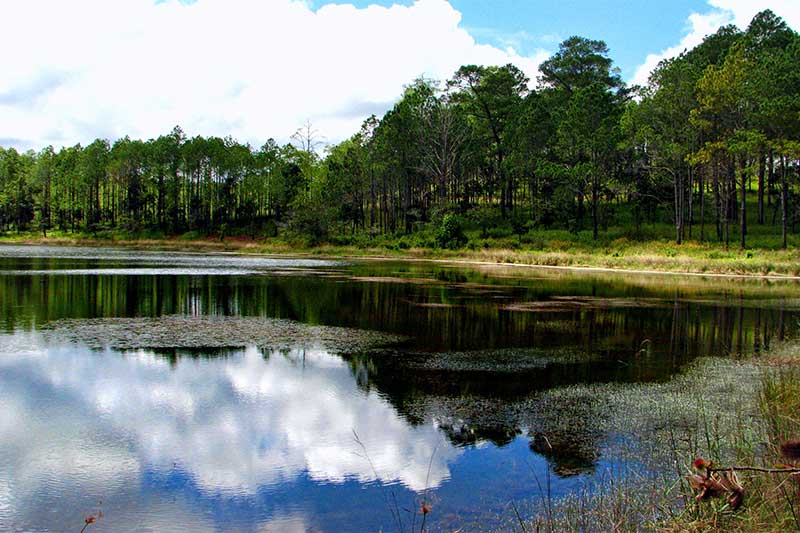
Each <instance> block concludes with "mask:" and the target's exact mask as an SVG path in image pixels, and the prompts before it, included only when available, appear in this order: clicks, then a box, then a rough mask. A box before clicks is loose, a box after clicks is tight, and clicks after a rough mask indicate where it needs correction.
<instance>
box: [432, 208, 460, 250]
mask: <svg viewBox="0 0 800 533" xmlns="http://www.w3.org/2000/svg"><path fill="white" fill-rule="evenodd" d="M466 242H467V237H466V235H464V228H463V227H462V223H461V219H460V218H459V217H458V216H457V215H445V216H444V218H443V219H442V224H441V225H440V226H439V229H438V230H437V231H436V244H437V245H438V246H439V248H451V249H452V248H460V247H462V246H464V245H465V244H466Z"/></svg>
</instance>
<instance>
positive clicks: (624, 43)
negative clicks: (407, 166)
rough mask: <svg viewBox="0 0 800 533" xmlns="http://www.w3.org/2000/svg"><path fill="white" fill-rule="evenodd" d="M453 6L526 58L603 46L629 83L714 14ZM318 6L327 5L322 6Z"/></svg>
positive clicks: (629, 4)
mask: <svg viewBox="0 0 800 533" xmlns="http://www.w3.org/2000/svg"><path fill="white" fill-rule="evenodd" d="M798 2H799V3H800V0H798ZM341 3H344V2H341ZM348 3H352V4H354V5H355V6H356V7H366V6H368V5H370V4H379V5H383V6H390V5H392V4H404V5H410V4H412V3H413V1H411V0H405V1H392V0H353V1H352V2H348ZM450 4H451V5H452V6H453V7H454V8H456V9H457V10H459V11H460V12H461V15H462V22H461V25H462V27H464V28H465V29H466V30H467V31H469V33H470V34H471V35H472V36H473V37H474V38H475V39H476V40H477V41H479V42H483V43H487V44H492V45H495V46H500V47H505V46H507V45H508V44H512V45H513V46H514V47H515V49H517V51H518V52H520V53H523V54H531V53H533V52H535V51H536V50H537V49H541V48H544V49H548V50H551V49H552V50H554V49H556V48H557V45H558V43H559V42H560V41H563V40H564V39H566V38H567V37H570V36H572V35H580V36H583V37H588V38H592V39H600V40H603V41H605V42H606V43H607V44H608V46H609V47H610V49H611V57H612V59H614V62H615V64H616V65H617V66H618V67H619V68H620V69H621V70H622V75H623V78H625V79H630V78H631V77H633V75H634V73H635V71H636V69H637V67H638V66H639V65H641V64H642V63H643V62H644V60H645V57H646V56H647V54H648V53H657V52H659V51H661V50H664V49H665V48H668V47H669V46H671V45H674V44H675V43H677V42H678V41H680V40H681V38H682V36H683V35H684V34H685V33H686V30H687V29H688V28H687V25H688V23H687V19H688V17H689V15H690V14H691V13H693V12H698V13H702V12H707V11H709V10H710V8H709V4H708V2H706V1H704V0H666V1H665V0H661V1H651V2H647V1H643V0H562V1H560V2H554V1H542V0H527V1H526V0H451V1H450ZM314 5H315V6H321V5H323V2H321V1H319V0H317V1H316V2H314Z"/></svg>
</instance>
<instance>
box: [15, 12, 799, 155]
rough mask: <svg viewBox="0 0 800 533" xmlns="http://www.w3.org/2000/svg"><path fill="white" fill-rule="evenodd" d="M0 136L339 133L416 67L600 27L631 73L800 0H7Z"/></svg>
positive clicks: (635, 79)
mask: <svg viewBox="0 0 800 533" xmlns="http://www.w3.org/2000/svg"><path fill="white" fill-rule="evenodd" d="M3 7H4V17H3V19H4V22H5V24H4V25H3V26H4V27H3V31H0V50H2V51H3V53H2V54H0V146H4V147H12V146H13V147H15V148H17V149H19V150H26V149H36V150H38V149H40V148H42V147H44V146H47V145H53V146H54V147H55V148H57V149H58V148H60V147H61V146H70V145H73V144H75V143H79V142H80V143H83V144H86V143H88V142H91V141H92V140H93V139H95V138H98V137H99V138H107V139H110V140H112V141H113V140H114V139H116V138H119V137H123V136H125V135H128V136H130V137H131V138H141V139H148V138H152V137H156V136H158V135H161V134H164V133H168V132H169V131H170V130H171V129H172V128H173V127H174V126H175V125H180V126H181V127H182V129H183V130H184V132H185V133H186V134H187V135H189V136H194V135H204V136H220V137H224V136H227V135H230V136H233V137H234V138H236V139H238V140H240V141H243V142H248V143H250V144H252V145H253V146H260V145H261V144H263V143H264V142H266V141H267V139H269V138H274V139H276V140H277V141H278V142H287V141H288V140H289V139H290V137H291V135H292V133H294V132H295V131H296V130H297V129H298V128H299V127H301V126H302V125H303V124H304V123H306V122H307V121H308V122H311V124H313V127H314V129H315V130H317V131H318V132H319V135H320V140H321V141H323V142H327V143H335V142H339V141H341V140H344V139H346V138H348V137H349V136H351V135H352V134H353V133H355V132H357V131H358V129H359V128H360V126H361V123H362V122H363V120H364V119H365V118H367V117H368V116H369V115H371V114H373V113H374V114H376V115H378V116H380V115H381V114H383V113H384V112H385V111H386V110H387V109H389V108H390V107H391V106H392V104H393V103H394V102H395V101H397V99H398V98H399V96H400V95H401V94H402V91H403V87H404V86H405V85H407V84H409V83H410V82H411V81H413V80H414V79H415V78H417V77H419V76H425V77H426V78H432V79H437V80H446V79H448V78H450V77H451V76H452V74H453V73H454V72H455V71H456V70H457V69H458V67H459V66H461V65H464V64H484V65H500V64H506V63H514V64H515V65H517V66H518V67H519V68H521V69H522V70H523V71H524V72H525V73H526V74H527V75H528V77H529V78H530V79H531V80H532V84H533V83H535V79H536V77H537V75H538V70H537V67H538V65H539V64H540V63H541V62H542V61H543V60H545V59H547V58H548V57H549V56H550V55H552V54H553V53H554V52H555V51H557V50H558V44H559V42H561V41H563V40H564V39H566V38H568V37H570V36H572V35H581V36H584V37H589V38H593V39H602V40H604V41H606V43H608V45H609V48H610V55H611V57H612V59H613V60H614V62H615V65H617V66H618V67H619V68H620V71H621V74H622V77H623V79H625V80H626V81H628V82H629V83H645V82H646V81H647V77H648V74H649V72H650V71H651V70H652V68H653V67H655V65H657V64H658V61H659V60H661V59H663V58H665V57H671V56H674V55H677V54H679V53H680V52H681V51H682V50H684V49H687V48H691V47H693V46H695V45H696V44H698V43H699V42H700V41H701V40H702V38H703V36H705V35H707V34H709V33H712V32H714V31H716V29H717V28H719V27H720V26H722V25H724V24H729V23H734V24H737V25H738V26H740V27H746V26H747V24H748V23H749V21H750V19H751V18H752V17H753V15H755V14H756V13H757V12H758V11H760V10H762V9H767V8H769V9H772V10H773V11H775V12H776V13H777V14H778V15H780V16H782V17H784V19H785V20H786V21H787V23H789V25H790V26H792V27H793V28H795V29H800V0H669V1H649V2H648V1H642V0H636V1H633V0H562V1H561V2H552V1H549V0H548V1H545V0H491V1H487V0H351V1H350V2H347V3H345V2H330V1H324V0H115V1H114V2H109V1H108V0H73V1H70V2H63V1H59V0H7V1H6V2H4V6H3Z"/></svg>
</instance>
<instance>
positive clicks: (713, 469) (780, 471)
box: [706, 466, 800, 474]
mask: <svg viewBox="0 0 800 533" xmlns="http://www.w3.org/2000/svg"><path fill="white" fill-rule="evenodd" d="M706 469H707V470H708V472H709V473H711V472H730V471H731V470H735V471H737V472H763V473H765V474H800V468H759V467H757V466H728V467H724V468H723V467H707V468H706Z"/></svg>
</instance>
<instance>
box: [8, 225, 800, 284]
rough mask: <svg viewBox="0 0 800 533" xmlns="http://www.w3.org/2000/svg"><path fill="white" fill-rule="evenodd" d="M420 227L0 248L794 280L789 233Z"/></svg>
mask: <svg viewBox="0 0 800 533" xmlns="http://www.w3.org/2000/svg"><path fill="white" fill-rule="evenodd" d="M428 233H430V231H428V230H422V231H420V232H418V233H415V234H411V235H382V236H375V237H373V238H368V237H366V236H363V235H356V236H354V237H352V238H339V239H333V240H332V242H329V243H326V244H320V245H317V246H308V245H306V244H304V243H303V242H302V241H297V240H288V239H284V238H271V239H255V240H253V239H250V238H249V237H243V236H233V237H227V238H226V239H224V240H220V239H219V238H218V237H216V236H203V235H201V234H198V233H197V232H190V233H187V234H183V235H178V236H165V235H163V234H161V233H158V232H140V233H127V232H121V231H111V230H106V231H100V232H97V233H94V234H89V233H80V232H78V233H66V232H55V231H53V232H50V233H49V234H48V237H47V238H44V237H42V236H41V234H39V233H35V232H28V233H24V232H23V233H5V234H2V235H0V243H9V244H12V243H17V244H54V245H94V246H103V245H105V246H108V245H119V246H133V247H146V248H154V249H183V250H199V251H234V252H240V253H259V254H302V255H315V256H326V257H389V258H411V259H444V260H461V261H477V262H486V263H498V264H523V265H538V266H550V267H578V268H603V269H614V270H638V271H658V272H678V273H696V274H732V275H755V276H800V251H799V247H800V240H799V239H798V238H797V236H794V235H792V236H791V238H790V243H789V244H790V246H789V248H788V249H787V250H782V249H780V242H779V239H778V237H776V236H774V235H771V234H758V233H757V232H756V231H755V230H754V231H753V233H754V235H752V236H751V237H750V244H749V246H750V247H749V248H748V249H746V250H740V249H739V248H738V247H736V246H731V247H730V248H726V247H725V246H724V244H723V243H718V242H703V243H701V242H698V241H696V240H692V241H685V242H684V243H683V244H681V245H678V244H675V243H674V241H672V240H671V238H670V237H668V236H667V235H669V227H668V226H663V227H658V228H657V230H656V231H653V232H651V233H650V238H649V239H648V240H636V239H633V238H631V237H630V236H629V235H628V234H627V233H626V231H625V230H624V229H622V228H611V229H609V230H608V231H606V232H604V233H603V234H602V235H601V237H600V239H598V240H597V241H594V240H592V239H591V235H590V234H589V232H579V233H577V234H576V233H569V232H567V231H563V230H531V231H529V232H528V233H526V234H525V235H523V236H510V237H499V238H492V237H487V238H481V237H480V232H479V231H477V230H468V231H467V232H466V236H467V239H468V240H467V244H466V245H465V246H464V247H463V248H460V249H456V250H450V249H440V248H436V247H435V241H434V239H433V238H432V237H430V236H429V235H428Z"/></svg>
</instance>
